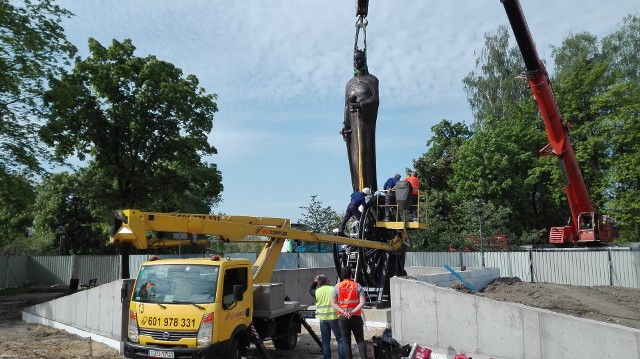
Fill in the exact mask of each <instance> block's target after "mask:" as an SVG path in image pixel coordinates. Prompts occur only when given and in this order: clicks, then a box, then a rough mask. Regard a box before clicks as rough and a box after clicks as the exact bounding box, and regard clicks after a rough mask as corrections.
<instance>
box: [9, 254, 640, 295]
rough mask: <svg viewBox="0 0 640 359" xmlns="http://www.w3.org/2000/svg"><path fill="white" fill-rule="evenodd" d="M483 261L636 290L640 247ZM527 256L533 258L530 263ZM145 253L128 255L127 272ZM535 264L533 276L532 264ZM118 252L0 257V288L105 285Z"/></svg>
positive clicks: (412, 262) (527, 273)
mask: <svg viewBox="0 0 640 359" xmlns="http://www.w3.org/2000/svg"><path fill="white" fill-rule="evenodd" d="M484 255H485V265H486V266H487V267H497V268H500V273H501V276H503V277H519V278H520V279H522V280H523V281H531V278H533V281H534V282H549V283H557V284H571V285H585V286H596V285H615V286H623V287H629V288H640V251H637V250H632V251H629V250H617V249H610V250H604V251H603V250H600V251H578V250H558V251H531V252H485V254H484ZM530 256H531V258H532V260H531V261H530V259H529V258H530ZM160 257H161V258H187V257H202V254H192V255H185V254H182V255H161V256H160ZM225 257H230V258H247V259H249V260H250V261H251V262H252V263H255V261H256V258H257V254H256V253H226V254H225ZM148 258H149V255H131V256H129V266H130V272H131V273H130V275H131V277H135V276H136V274H137V271H138V268H139V267H140V265H141V264H142V262H144V261H145V260H147V259H148ZM480 258H481V257H480V253H478V252H469V253H461V252H409V253H407V258H406V262H405V265H406V266H407V267H409V266H420V267H443V266H444V265H445V264H447V265H449V266H451V267H459V266H460V265H462V264H464V265H466V266H467V267H478V266H480ZM333 265H334V264H333V255H332V254H331V253H281V254H280V257H279V259H278V262H277V264H276V269H297V268H329V267H333ZM530 265H532V266H533V275H532V273H531V267H530ZM120 267H121V266H120V256H117V255H114V256H4V257H0V289H3V288H12V287H19V286H24V285H28V284H31V285H38V284H61V285H67V284H69V282H70V279H71V278H72V277H73V278H78V279H79V280H80V283H86V282H88V280H89V279H91V278H98V283H106V282H109V281H113V280H115V279H118V278H120Z"/></svg>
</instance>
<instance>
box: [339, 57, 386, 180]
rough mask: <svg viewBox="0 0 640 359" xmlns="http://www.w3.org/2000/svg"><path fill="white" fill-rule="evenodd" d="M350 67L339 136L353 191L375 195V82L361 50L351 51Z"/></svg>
mask: <svg viewBox="0 0 640 359" xmlns="http://www.w3.org/2000/svg"><path fill="white" fill-rule="evenodd" d="M353 67H354V69H353V71H354V76H353V78H351V80H349V82H347V86H346V93H345V105H344V127H343V128H342V131H341V132H340V133H341V134H342V137H343V138H344V140H345V142H346V144H347V154H348V159H349V168H350V170H351V184H352V186H353V191H354V192H355V191H360V190H362V189H363V188H365V187H369V188H371V190H372V191H376V190H377V189H378V186H377V183H376V178H377V177H376V119H377V117H378V105H379V104H380V98H379V96H378V78H377V77H375V76H373V75H371V74H370V73H369V70H368V69H367V54H366V51H364V50H355V52H354V55H353Z"/></svg>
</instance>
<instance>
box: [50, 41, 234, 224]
mask: <svg viewBox="0 0 640 359" xmlns="http://www.w3.org/2000/svg"><path fill="white" fill-rule="evenodd" d="M89 50H90V53H91V55H90V56H89V57H87V58H86V59H80V58H78V59H76V63H75V66H74V68H73V70H72V71H71V72H70V73H68V74H64V75H62V76H61V77H60V78H59V79H53V80H52V81H51V90H49V91H47V93H46V96H45V97H44V101H45V105H46V109H47V113H46V115H47V118H48V122H47V124H46V126H44V127H43V129H42V131H41V137H42V140H43V141H44V143H45V144H47V145H49V146H52V147H53V148H54V150H55V157H56V159H57V160H59V161H63V160H66V159H68V158H70V157H71V156H76V157H77V158H78V159H80V160H81V161H83V160H86V161H87V162H88V166H87V171H86V176H87V178H88V179H90V180H91V181H92V185H91V186H92V188H93V191H92V194H91V196H87V198H88V200H90V201H92V203H94V204H96V205H101V206H103V208H111V209H113V208H127V207H129V208H140V209H143V210H161V211H198V212H206V213H209V212H210V210H211V206H213V205H214V204H215V203H217V201H219V194H220V193H221V192H222V188H223V187H222V184H221V174H220V171H219V170H218V169H217V166H216V165H215V164H210V163H206V162H204V161H203V157H204V156H207V155H213V154H215V153H216V152H217V151H216V149H215V147H213V146H212V145H210V144H209V142H208V138H207V136H208V134H209V133H210V132H211V130H212V125H213V115H214V113H215V112H217V111H218V108H217V105H216V103H215V99H216V95H215V94H207V93H206V92H205V90H204V89H203V88H201V87H199V82H198V79H197V78H196V77H195V76H194V75H188V76H186V77H184V76H183V74H182V71H181V70H180V69H178V68H176V67H175V66H174V65H172V64H170V63H168V62H165V61H161V60H158V59H157V58H156V57H155V56H152V55H149V56H147V57H136V56H134V51H135V47H134V46H133V45H132V43H131V41H130V40H128V39H127V40H124V41H123V42H118V41H116V40H113V42H112V44H111V46H110V47H109V48H105V47H103V46H102V45H101V44H100V43H99V42H98V41H96V40H94V39H89Z"/></svg>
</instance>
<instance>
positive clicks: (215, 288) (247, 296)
mask: <svg viewBox="0 0 640 359" xmlns="http://www.w3.org/2000/svg"><path fill="white" fill-rule="evenodd" d="M251 274H252V273H251V263H250V262H249V260H247V259H230V258H222V257H221V256H212V257H211V258H197V259H163V260H151V261H147V262H144V263H143V264H142V266H141V267H140V269H139V271H138V275H137V278H136V280H135V284H134V288H133V293H132V295H131V302H130V305H129V324H128V330H127V340H126V341H125V345H124V346H125V350H124V353H125V356H126V357H128V358H214V357H216V358H217V357H230V358H237V357H239V351H241V350H242V349H243V348H246V347H247V346H248V345H249V337H248V330H247V329H248V328H249V326H250V325H251V322H252V316H253V313H252V310H253V290H251V288H252V287H253V286H252V285H253V283H252V276H251Z"/></svg>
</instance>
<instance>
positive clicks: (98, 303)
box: [22, 279, 128, 349]
mask: <svg viewBox="0 0 640 359" xmlns="http://www.w3.org/2000/svg"><path fill="white" fill-rule="evenodd" d="M122 283H123V280H122V279H121V280H117V281H114V282H111V283H107V284H103V285H100V286H98V287H95V288H91V289H87V290H83V291H80V292H76V293H73V294H70V295H67V296H64V297H61V298H58V299H54V300H52V301H49V302H46V303H42V304H37V305H34V306H31V307H28V308H25V309H24V311H23V312H22V320H23V321H25V322H28V323H37V324H44V325H48V326H52V327H55V328H58V329H63V330H66V331H68V332H70V333H73V334H77V335H80V336H82V337H91V338H92V339H93V340H96V341H99V342H102V343H105V344H107V345H109V346H111V347H114V348H116V349H120V340H121V338H122V328H123V326H122V323H123V318H122V317H123V315H122V311H123V304H122V303H121V302H120V289H121V288H122ZM125 303H126V305H128V302H125Z"/></svg>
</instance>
